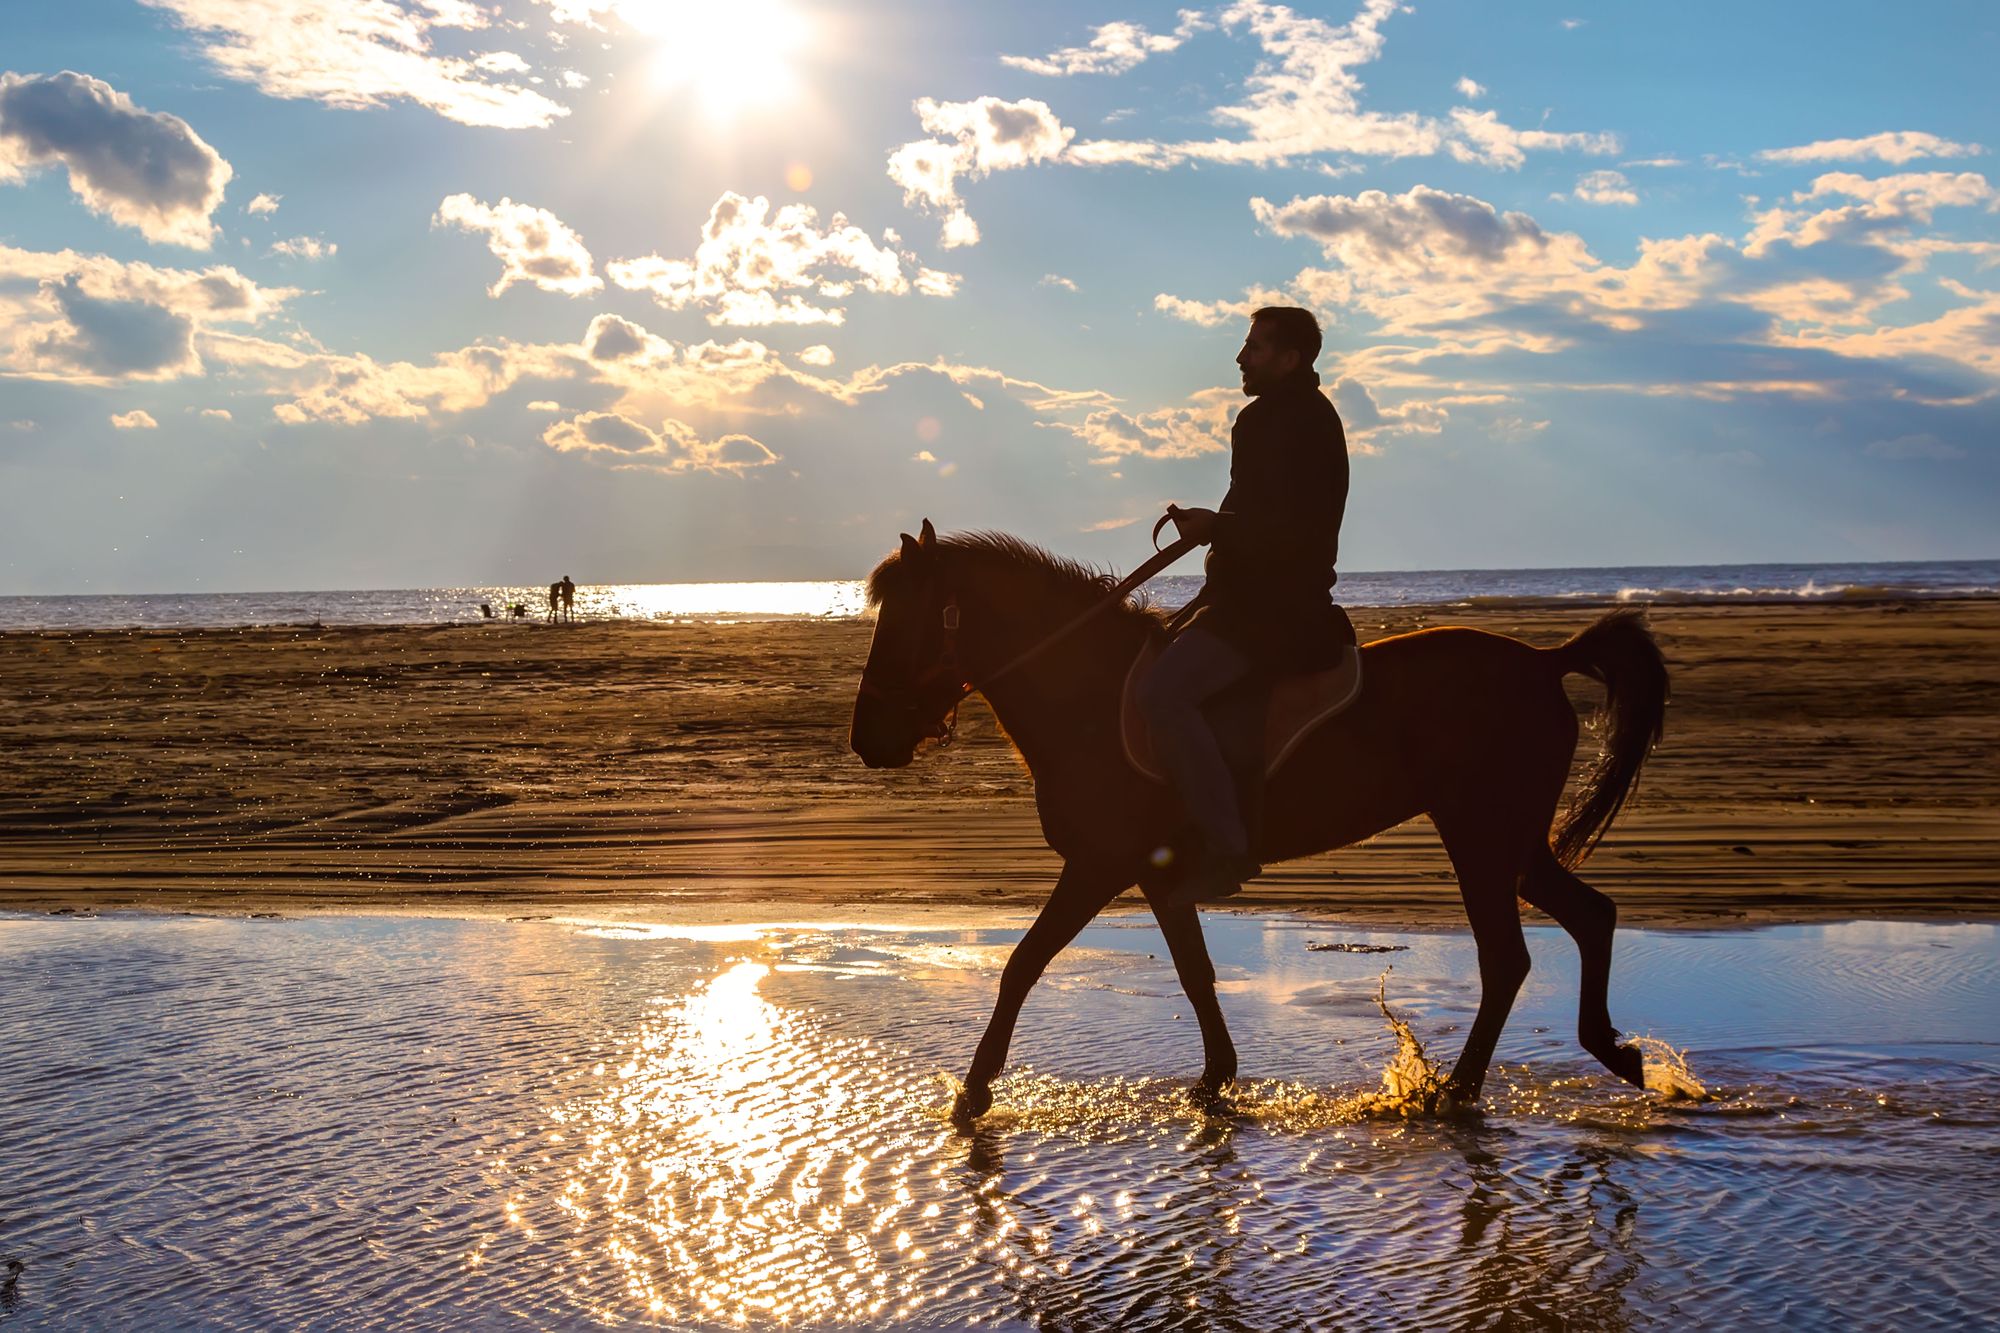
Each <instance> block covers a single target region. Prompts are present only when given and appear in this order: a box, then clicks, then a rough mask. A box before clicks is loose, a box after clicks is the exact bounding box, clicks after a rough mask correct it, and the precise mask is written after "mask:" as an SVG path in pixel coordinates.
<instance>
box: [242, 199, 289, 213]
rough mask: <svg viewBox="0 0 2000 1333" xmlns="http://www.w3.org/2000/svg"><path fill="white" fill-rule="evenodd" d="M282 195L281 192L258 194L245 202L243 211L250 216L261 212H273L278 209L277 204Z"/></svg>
mask: <svg viewBox="0 0 2000 1333" xmlns="http://www.w3.org/2000/svg"><path fill="white" fill-rule="evenodd" d="M284 197H285V196H283V195H282V194H260V195H258V196H257V197H256V198H254V199H252V200H251V201H250V202H249V203H247V204H245V205H244V206H243V211H244V212H245V213H248V214H250V215H251V216H252V217H255V216H257V215H259V214H263V213H275V212H277V211H278V204H279V203H280V202H281V201H283V199H284Z"/></svg>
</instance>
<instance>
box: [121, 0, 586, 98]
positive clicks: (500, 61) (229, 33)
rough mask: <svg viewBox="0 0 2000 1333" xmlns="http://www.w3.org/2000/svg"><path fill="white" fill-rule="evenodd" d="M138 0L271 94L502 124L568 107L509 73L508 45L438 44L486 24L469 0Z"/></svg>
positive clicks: (227, 68) (226, 70) (225, 68)
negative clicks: (495, 48) (398, 106)
mask: <svg viewBox="0 0 2000 1333" xmlns="http://www.w3.org/2000/svg"><path fill="white" fill-rule="evenodd" d="M143 2H144V3H146V4H148V5H151V6H152V7H154V8H156V9H162V10H165V11H167V12H168V13H170V14H172V15H173V16H174V18H175V20H176V21H178V22H179V23H180V25H181V26H182V27H184V28H186V29H188V30H189V31H190V32H192V33H193V34H194V35H195V40H196V42H197V44H198V45H199V47H200V49H201V51H202V54H203V55H205V56H206V57H207V58H208V60H209V63H210V64H212V65H213V66H215V68H216V69H217V70H219V71H220V72H221V73H222V74H223V75H225V76H226V77H228V78H232V79H237V80H240V81H242V82H244V83H248V84H252V85H254V86H255V87H256V88H257V90H258V91H259V92H262V93H264V94H265V95H267V96H270V97H284V98H305V99H310V100H313V101H318V102H324V103H326V104H327V105H329V106H336V107H346V108H350V109H359V108H368V107H379V106H384V105H386V104H388V103H390V102H395V101H410V102H415V103H416V104H417V105H419V106H423V107H428V108H429V109H430V110H432V111H435V112H437V113H438V114H439V115H440V116H443V117H445V118H446V119H447V120H454V121H457V122H458V123H460V124H462V125H484V126H491V127H494V128H499V129H527V128H538V127H543V126H547V125H550V124H552V123H553V122H554V121H555V120H556V119H557V118H558V117H560V116H564V115H567V114H569V113H568V110H567V108H565V107H563V106H561V105H560V104H558V103H556V102H553V101H551V100H550V99H548V98H547V97H544V96H543V95H542V94H541V93H539V92H536V91H535V90H534V89H533V88H530V87H524V86H523V85H522V84H520V83H518V82H515V81H513V75H514V74H516V73H518V72H519V71H518V70H517V69H515V68H513V67H512V66H513V64H514V63H516V62H510V61H508V60H506V59H504V58H503V54H504V53H499V52H489V53H487V54H486V55H485V56H484V57H481V58H480V59H483V60H484V61H485V64H483V65H482V64H481V63H480V60H479V59H465V58H462V57H458V56H445V55H439V54H438V53H437V52H436V51H435V50H434V48H433V45H432V40H431V34H432V33H433V32H434V31H435V30H437V29H440V28H446V29H450V28H459V29H476V28H483V27H485V26H486V25H487V22H488V15H487V12H486V10H485V9H484V8H482V7H481V6H479V5H476V4H473V3H469V0H421V3H418V4H412V5H408V6H402V5H392V4H387V3H384V0H257V3H255V4H244V3H242V2H241V0H143ZM517 61H518V58H517ZM496 62H497V64H496ZM518 63H520V64H522V65H523V66H524V65H525V62H518Z"/></svg>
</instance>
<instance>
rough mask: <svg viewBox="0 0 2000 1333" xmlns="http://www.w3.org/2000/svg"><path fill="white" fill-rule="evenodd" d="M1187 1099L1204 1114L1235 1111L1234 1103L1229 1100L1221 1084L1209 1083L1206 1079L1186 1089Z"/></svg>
mask: <svg viewBox="0 0 2000 1333" xmlns="http://www.w3.org/2000/svg"><path fill="white" fill-rule="evenodd" d="M1188 1101H1189V1102H1191V1103H1192V1104H1193V1105H1194V1108H1195V1109H1196V1110H1197V1111H1200V1112H1202V1113H1203V1114H1205V1115H1233V1114H1235V1112H1236V1103H1235V1102H1232V1101H1231V1100H1229V1094H1228V1093H1227V1092H1224V1091H1223V1085H1222V1084H1221V1083H1210V1082H1209V1081H1208V1080H1207V1079H1203V1080H1202V1081H1201V1082H1199V1083H1197V1084H1195V1085H1194V1086H1193V1087H1192V1088H1189V1089H1188Z"/></svg>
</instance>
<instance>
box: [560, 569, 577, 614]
mask: <svg viewBox="0 0 2000 1333" xmlns="http://www.w3.org/2000/svg"><path fill="white" fill-rule="evenodd" d="M556 588H557V589H558V590H559V591H560V592H561V593H562V615H563V619H564V620H575V619H576V585H575V584H574V583H572V582H570V578H569V575H567V574H565V575H563V576H562V582H561V583H558V584H557V585H556Z"/></svg>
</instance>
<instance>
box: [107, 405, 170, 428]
mask: <svg viewBox="0 0 2000 1333" xmlns="http://www.w3.org/2000/svg"><path fill="white" fill-rule="evenodd" d="M111 426H112V429H114V430H158V429H159V428H160V423H159V422H157V421H155V420H153V414H152V413H151V412H148V411H146V410H145V409H143V408H134V409H132V410H131V411H130V412H118V413H114V414H113V415H112V418H111Z"/></svg>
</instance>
